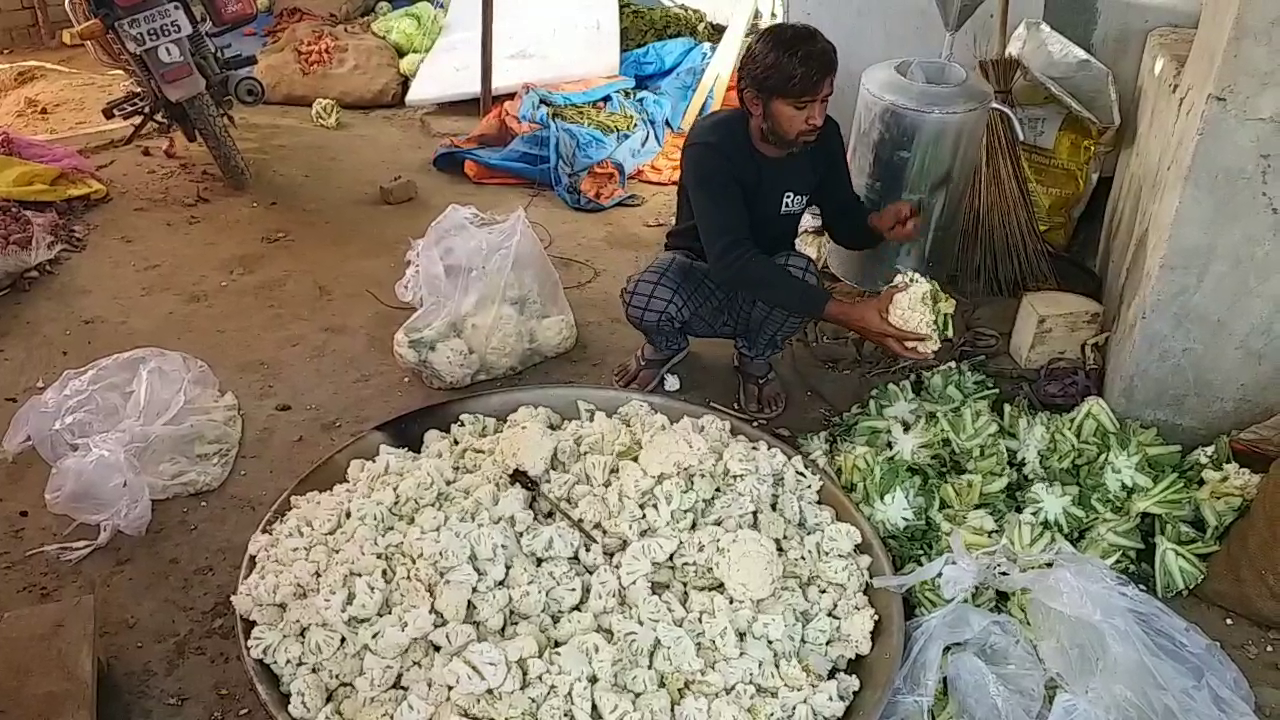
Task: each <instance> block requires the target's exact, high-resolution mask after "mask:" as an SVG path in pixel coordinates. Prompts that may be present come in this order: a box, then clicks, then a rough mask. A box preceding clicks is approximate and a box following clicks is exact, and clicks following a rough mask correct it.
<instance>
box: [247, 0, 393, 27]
mask: <svg viewBox="0 0 1280 720" xmlns="http://www.w3.org/2000/svg"><path fill="white" fill-rule="evenodd" d="M375 3H376V0H276V1H275V3H273V4H272V10H274V11H275V12H276V14H279V13H281V12H283V11H284V10H287V9H288V8H291V7H297V8H302V9H303V10H307V11H310V12H313V13H315V14H316V15H319V16H320V17H322V18H327V19H330V20H333V21H334V22H339V23H344V22H350V21H352V20H355V19H356V18H359V17H364V16H365V15H368V14H369V12H370V11H371V10H373V6H374V4H375Z"/></svg>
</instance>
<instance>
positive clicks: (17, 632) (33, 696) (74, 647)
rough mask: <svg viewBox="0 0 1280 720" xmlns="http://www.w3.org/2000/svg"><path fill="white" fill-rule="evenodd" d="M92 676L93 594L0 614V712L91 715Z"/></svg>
mask: <svg viewBox="0 0 1280 720" xmlns="http://www.w3.org/2000/svg"><path fill="white" fill-rule="evenodd" d="M97 680H98V649H97V631H96V629H95V627H94V607H93V596H92V595H85V596H83V597H78V598H76V599H74V600H65V601H63V602H56V603H50V604H48V605H37V606H36V607H29V608H23V609H21V610H14V611H12V612H7V613H5V614H4V615H3V616H0V698H4V703H3V709H2V710H0V715H3V716H4V717H13V718H21V720H93V719H94V717H95V716H96V714H97V704H98V690H97V688H98V682H97Z"/></svg>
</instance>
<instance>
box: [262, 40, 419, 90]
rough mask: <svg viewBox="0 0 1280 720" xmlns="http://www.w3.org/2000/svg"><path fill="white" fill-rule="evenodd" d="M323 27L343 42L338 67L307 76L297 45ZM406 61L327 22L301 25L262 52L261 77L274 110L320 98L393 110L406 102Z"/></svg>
mask: <svg viewBox="0 0 1280 720" xmlns="http://www.w3.org/2000/svg"><path fill="white" fill-rule="evenodd" d="M318 28H324V29H325V30H328V31H329V33H330V34H332V35H333V36H334V37H335V38H337V40H338V49H337V52H336V54H335V56H334V60H333V63H332V64H330V65H329V66H327V67H324V68H320V69H318V70H316V71H314V72H312V73H311V74H309V75H304V74H303V72H302V67H301V66H300V65H298V60H297V56H296V55H295V54H294V47H293V46H294V43H296V42H297V41H298V40H300V39H303V38H306V37H310V36H311V33H313V32H314V31H315V30H316V29H318ZM399 62H400V59H399V58H398V57H396V51H395V50H393V49H391V46H390V45H388V44H387V43H386V42H384V41H383V40H381V39H379V38H377V37H374V36H373V35H371V34H369V33H368V32H366V31H364V30H359V29H356V28H352V27H335V26H331V25H325V24H322V23H314V22H309V23H298V24H297V25H294V26H292V27H290V28H289V29H288V30H286V31H285V33H284V34H283V35H281V36H280V39H279V40H277V41H276V42H273V43H271V44H270V45H268V46H266V47H265V48H263V49H262V50H259V51H258V65H257V68H256V69H255V73H256V74H257V76H258V79H259V80H261V81H262V84H263V85H264V86H265V87H266V89H267V102H268V103H270V104H272V105H311V103H313V102H315V101H316V99H317V98H330V99H332V100H337V101H338V104H339V105H341V106H342V107H344V108H372V107H391V106H394V105H399V104H400V100H401V98H403V97H404V78H403V77H401V75H400V65H399Z"/></svg>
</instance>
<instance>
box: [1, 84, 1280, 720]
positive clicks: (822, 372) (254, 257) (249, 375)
mask: <svg viewBox="0 0 1280 720" xmlns="http://www.w3.org/2000/svg"><path fill="white" fill-rule="evenodd" d="M8 101H9V97H8V94H6V93H5V92H3V91H0V113H3V112H8V107H9V105H8ZM23 102H25V101H23ZM95 102H96V101H95ZM90 109H91V110H96V108H90ZM59 112H67V111H66V110H61V111H59ZM452 112H454V113H455V114H449V113H448V112H437V113H432V114H422V113H417V112H412V111H386V112H378V113H358V112H346V113H344V116H343V117H344V124H343V125H342V126H341V127H340V129H338V130H335V131H328V130H323V129H319V128H316V127H314V126H312V125H311V123H310V122H309V120H308V118H307V113H306V111H305V110H301V109H288V108H284V109H282V108H258V109H255V110H254V111H252V112H248V113H244V115H243V117H242V119H241V122H240V127H239V129H238V131H237V133H236V135H237V138H238V139H239V142H240V144H241V147H242V149H243V150H244V152H245V153H246V155H247V156H248V157H249V158H250V160H251V162H252V164H253V168H254V172H255V176H256V179H255V187H254V189H253V191H252V192H251V193H247V194H233V193H230V192H228V191H226V190H224V189H223V188H222V186H221V184H220V183H219V181H218V179H217V176H216V173H215V171H214V170H213V167H212V164H211V162H210V160H209V158H208V156H207V154H205V153H204V152H203V151H202V150H201V149H200V148H196V147H189V146H185V145H180V146H179V154H178V156H177V157H176V158H168V157H166V156H165V155H164V154H163V153H162V152H159V147H160V141H155V140H153V141H148V143H149V144H146V145H144V147H146V148H148V149H147V150H144V149H143V147H139V146H135V147H130V148H123V149H116V150H110V151H106V152H103V153H99V154H96V155H94V160H95V161H96V162H97V163H98V164H99V166H100V167H102V168H103V169H102V172H103V174H104V175H105V177H106V178H107V179H108V180H109V182H110V185H111V188H112V191H113V199H112V200H111V202H109V203H108V204H106V205H104V206H102V207H100V208H97V209H95V210H94V211H93V212H92V213H91V214H90V215H89V217H88V219H89V221H90V222H92V223H93V224H94V225H95V226H96V227H95V229H94V230H93V232H92V233H91V235H90V238H89V245H88V249H87V250H86V252H84V253H83V254H81V255H77V256H74V257H73V258H71V260H70V261H69V262H67V263H66V264H65V265H63V266H62V267H61V270H60V274H59V275H57V276H51V277H45V278H41V279H40V280H39V281H37V282H36V284H35V285H34V286H33V288H32V289H31V290H30V291H29V292H26V293H20V292H14V293H11V294H9V295H7V296H4V297H0V398H3V402H0V426H3V427H7V425H8V422H9V419H10V417H11V416H12V413H13V412H14V411H15V410H16V409H17V408H18V407H19V405H20V403H22V402H24V401H25V400H26V399H27V398H28V397H30V396H31V395H33V394H35V393H37V392H38V391H39V390H38V388H40V387H42V386H43V385H44V384H47V383H49V382H52V381H53V380H54V379H55V378H56V377H57V376H58V375H59V374H60V373H61V372H62V371H63V370H66V369H69V368H75V367H80V366H83V365H85V364H87V363H89V362H91V361H92V360H94V359H97V358H99V357H102V356H104V355H108V354H110V353H114V352H118V351H122V350H126V349H130V348H134V347H138V346H147V345H155V346H160V347H164V348H169V349H172V350H180V351H183V352H187V353H190V354H192V355H195V356H196V357H199V358H201V359H203V360H204V361H206V362H207V363H209V365H210V366H211V367H212V368H213V370H214V371H215V372H216V373H217V375H218V377H219V378H220V380H221V382H222V384H223V387H224V389H229V390H233V391H234V392H235V393H236V395H237V396H238V397H239V400H240V403H241V408H242V410H243V415H244V441H243V444H242V447H241V452H240V457H239V460H238V462H237V463H236V467H235V470H234V471H233V473H232V476H231V477H230V478H229V479H228V481H227V482H226V483H225V484H224V485H223V486H222V487H221V488H220V489H218V490H217V491H215V492H212V493H209V494H207V495H204V496H200V497H196V498H188V499H178V500H169V501H164V502H160V503H157V504H156V505H155V508H154V517H153V520H152V522H151V525H150V528H149V529H148V531H147V534H146V535H145V536H143V537H140V538H129V537H123V536H121V537H116V538H115V539H113V540H112V541H111V543H110V544H109V545H108V546H107V547H105V548H103V549H101V550H98V551H97V552H95V553H93V554H92V555H91V556H90V557H89V558H88V559H86V560H84V561H83V562H81V563H79V564H77V565H74V566H67V565H65V564H62V563H61V562H59V561H57V560H54V559H52V558H48V557H43V556H34V557H25V556H24V553H25V552H26V551H28V550H30V549H32V548H35V547H38V546H40V545H44V544H47V543H49V542H53V541H55V540H56V539H57V536H58V534H59V533H61V532H62V531H63V530H64V529H65V526H66V524H67V523H66V519H65V518H59V517H55V516H53V515H51V514H50V513H48V512H47V511H46V510H45V507H44V501H43V497H42V491H43V488H44V484H45V480H46V478H47V475H48V468H47V467H46V466H45V465H44V464H43V463H42V462H41V460H40V459H39V458H38V457H37V456H36V455H35V454H34V453H27V454H25V455H23V456H21V457H19V458H18V459H17V460H16V462H15V463H14V464H11V465H8V466H3V467H0V518H3V520H0V611H7V610H11V609H16V608H20V607H24V606H29V605H34V604H39V603H44V602H50V601H54V600H61V599H67V598H72V597H75V596H78V595H81V594H85V593H94V594H95V595H96V596H97V603H98V621H99V632H100V642H101V645H100V647H101V650H102V653H103V655H104V656H105V657H106V658H107V663H108V666H109V671H108V673H107V675H106V681H107V685H106V687H104V688H103V701H104V702H103V708H102V712H101V714H100V717H102V718H103V719H104V720H115V719H116V718H120V719H123V718H130V719H131V720H150V719H151V718H166V719H167V718H174V717H181V718H190V719H194V720H204V719H205V718H211V719H222V718H231V717H237V718H262V717H265V713H264V711H263V710H262V708H261V706H260V705H259V704H258V701H257V699H256V698H255V697H254V696H253V692H252V690H251V687H250V685H249V681H248V678H247V676H246V674H245V672H244V668H243V666H242V665H241V662H240V658H239V655H238V650H237V646H236V641H235V635H234V625H233V622H232V618H231V609H230V606H229V603H228V601H227V598H228V596H229V595H230V593H231V592H232V590H233V586H234V583H235V578H236V573H237V570H238V566H239V563H240V560H241V557H242V555H243V552H244V549H245V543H246V541H247V540H248V538H249V535H250V533H251V532H252V531H253V529H254V527H255V526H256V525H257V523H258V522H259V520H260V518H261V516H262V515H263V513H264V512H265V511H266V509H267V507H268V506H269V505H270V504H271V503H272V501H273V500H274V499H275V498H276V497H278V496H279V495H280V493H281V492H283V491H284V490H285V489H286V488H287V487H288V486H289V485H290V484H291V483H292V482H293V481H294V480H296V479H297V478H298V476H299V475H300V474H301V473H303V472H305V471H306V470H307V469H308V468H309V467H310V466H311V465H312V464H314V463H315V462H316V461H318V460H320V459H321V458H323V457H324V456H326V455H327V454H328V453H330V452H331V451H333V450H334V449H335V448H337V447H338V446H340V445H341V444H343V443H344V442H346V441H347V440H349V439H350V438H352V437H354V436H356V435H358V434H360V433H361V432H363V431H364V430H366V429H367V428H369V427H371V426H373V425H376V424H377V423H379V422H381V421H383V420H386V419H388V418H391V417H394V416H396V415H398V414H400V413H403V412H406V411H409V410H413V409H416V408H418V407H421V406H423V405H425V404H427V403H430V402H433V401H436V400H439V399H441V397H443V396H442V395H441V394H440V393H434V392H431V391H429V390H427V389H426V388H424V387H423V386H422V385H421V384H420V383H419V382H417V381H416V380H413V379H411V378H409V377H407V376H406V373H405V372H404V371H403V370H401V369H400V368H399V367H397V366H396V364H395V362H394V360H393V358H392V355H391V352H390V345H391V337H392V333H393V332H394V331H395V329H396V328H397V327H398V325H399V324H400V323H401V322H403V321H404V320H405V319H406V318H407V316H408V313H407V312H405V311H403V310H399V309H394V308H392V307H387V304H396V303H395V298H394V294H393V291H392V285H393V284H394V282H395V281H396V280H397V279H398V278H399V276H400V274H401V272H402V269H403V256H404V253H405V250H406V248H407V244H408V241H409V239H410V238H413V237H417V236H420V235H421V234H422V233H423V231H424V230H425V228H426V226H427V225H428V224H429V223H430V222H431V220H432V219H433V218H435V217H436V215H438V214H439V213H440V211H442V210H443V209H444V208H445V207H446V206H447V205H448V204H449V203H463V204H474V205H476V206H477V207H479V208H481V209H484V210H494V211H509V210H511V209H513V208H514V207H516V206H517V205H527V206H528V212H529V215H530V217H531V219H532V220H534V221H536V222H538V223H540V224H541V225H543V226H545V228H546V230H547V231H548V233H549V235H550V239H551V244H550V247H549V252H550V253H553V254H555V255H558V256H560V257H562V258H569V259H570V260H560V261H559V262H558V264H559V266H560V269H561V270H562V273H563V275H564V277H563V279H564V281H565V284H566V285H576V284H578V283H580V282H584V281H587V282H585V284H583V285H581V286H580V287H576V288H574V289H571V290H569V291H568V296H569V299H570V302H571V303H572V305H573V308H574V312H575V314H576V315H577V318H578V321H579V331H580V340H579V343H578V345H577V347H576V348H575V349H574V350H573V351H571V352H570V353H569V354H567V355H565V356H563V357H561V358H557V359H555V360H552V361H549V362H547V363H544V364H542V365H540V366H538V367H536V368H534V369H533V370H531V371H529V372H527V373H525V374H523V375H521V376H519V377H518V378H516V379H514V380H509V381H506V383H507V384H511V383H521V384H526V383H548V382H553V383H564V382H577V383H595V384H604V383H607V382H608V374H609V371H610V369H611V368H612V367H613V366H614V365H615V364H616V363H617V362H619V361H621V360H622V359H623V358H624V357H626V355H627V354H629V353H630V352H631V350H632V349H633V347H634V345H635V343H636V340H637V339H636V337H635V336H634V334H633V332H632V331H631V329H630V328H629V327H627V326H626V324H625V323H624V322H622V320H621V318H620V317H619V312H618V307H617V305H618V301H617V290H618V288H619V286H620V285H621V283H622V282H623V280H624V279H625V277H626V276H627V275H628V274H630V273H631V272H634V271H635V270H636V269H638V268H639V266H640V264H641V263H642V262H643V261H645V260H646V259H647V258H648V257H649V256H650V255H651V254H652V253H654V252H655V251H656V250H657V249H658V248H659V246H660V244H661V241H662V232H663V230H662V228H661V227H657V225H659V222H657V221H660V220H662V219H664V218H666V217H669V216H670V214H671V212H672V207H673V198H672V193H671V191H670V190H666V189H653V188H641V191H642V192H643V193H644V194H645V195H646V196H647V197H648V201H647V202H646V203H645V204H644V205H642V206H640V207H635V208H616V209H613V210H610V211H608V212H605V213H601V214H598V215H591V216H587V215H584V214H582V213H576V212H574V211H571V210H569V209H567V208H566V207H565V206H564V205H563V203H562V202H561V201H560V200H558V199H557V198H555V197H554V196H552V195H549V194H539V193H531V192H530V191H529V190H526V189H520V188H502V187H479V186H474V185H471V184H469V183H468V182H466V181H464V180H460V179H457V178H453V177H447V176H443V175H441V174H439V173H436V172H435V171H434V170H432V169H431V168H430V156H431V153H432V150H433V149H434V147H435V146H436V144H437V143H438V141H439V139H440V138H441V137H442V136H445V135H449V134H453V133H457V132H460V131H463V130H465V129H467V128H468V127H469V125H470V123H471V122H472V121H473V119H474V108H466V107H463V108H460V109H457V110H453V111H452ZM70 114H72V115H74V113H70ZM8 122H10V119H9V117H8V116H4V115H0V123H8ZM69 122H70V120H69ZM14 128H15V129H22V130H23V131H26V132H36V131H37V128H36V127H34V126H27V125H21V124H18V125H15V126H14ZM57 129H59V130H64V129H68V128H66V127H62V128H57ZM394 175H404V176H406V177H411V178H413V179H414V180H416V181H417V183H418V185H419V188H420V194H419V197H418V198H417V200H415V201H413V202H410V203H407V204H404V205H399V206H395V207H388V206H384V205H382V204H381V203H380V202H379V201H378V198H377V185H378V183H379V182H381V181H385V180H386V179H388V178H390V177H392V176H394ZM581 263H586V264H587V266H583V265H581ZM584 267H590V268H594V271H588V270H585V269H584ZM593 272H594V274H595V277H594V279H592V277H591V276H592V274H593ZM384 303H385V304H384ZM780 370H781V372H782V375H783V377H784V379H786V380H787V381H789V383H790V388H791V393H792V397H791V404H790V409H789V410H788V413H787V414H786V415H785V416H784V417H783V418H782V420H781V421H780V422H778V423H775V424H776V425H785V426H786V427H788V428H790V429H792V430H793V431H794V432H796V433H800V432H804V431H807V430H811V429H814V428H816V427H817V426H818V424H819V423H820V421H821V411H822V410H823V409H825V407H826V405H825V403H827V402H829V403H831V404H833V405H836V406H841V405H843V406H844V407H845V408H847V406H848V404H849V403H850V402H851V401H852V399H853V398H854V397H855V395H857V394H858V393H859V391H860V390H861V389H862V385H863V383H862V382H861V381H859V380H858V379H856V377H855V376H851V375H840V374H835V373H831V372H828V371H827V370H826V369H824V368H823V366H822V364H821V363H820V362H818V361H817V360H815V359H814V358H813V357H812V356H800V355H799V354H794V355H789V356H788V357H787V358H786V359H785V360H784V362H783V363H782V367H780ZM680 374H681V376H682V377H683V379H684V387H685V390H684V391H683V392H682V393H680V395H681V396H683V397H685V398H686V399H689V400H693V401H696V402H706V401H707V400H709V399H710V400H714V401H716V402H719V403H722V404H729V403H731V397H730V394H731V389H732V387H733V382H732V372H731V370H730V369H729V367H728V349H727V348H725V347H724V346H723V344H702V345H697V346H695V353H694V354H693V355H692V356H691V357H690V359H689V360H688V361H686V362H685V364H683V365H682V366H681V370H680ZM494 384H502V383H494ZM494 384H491V385H494ZM820 398H825V400H822V399H820ZM82 536H83V537H89V536H91V533H89V531H88V530H86V529H80V530H78V531H76V534H75V537H82ZM1184 612H1187V613H1188V614H1190V616H1192V617H1194V618H1195V619H1196V620H1197V621H1198V622H1200V623H1201V624H1202V626H1203V627H1204V628H1205V630H1206V631H1207V632H1208V633H1210V634H1211V635H1212V636H1214V637H1215V638H1216V639H1218V640H1220V641H1221V642H1222V643H1223V644H1224V646H1225V647H1226V648H1227V649H1228V650H1229V651H1230V652H1231V653H1232V655H1233V657H1235V659H1236V661H1237V662H1239V663H1240V664H1241V666H1242V667H1243V668H1244V669H1245V671H1246V673H1247V674H1248V675H1249V676H1250V678H1251V681H1252V682H1253V683H1254V684H1255V686H1256V687H1257V688H1258V692H1259V695H1260V700H1261V701H1262V705H1263V707H1264V714H1267V715H1269V714H1270V712H1271V711H1272V710H1274V709H1275V707H1276V694H1277V693H1276V691H1275V690H1274V689H1273V688H1277V687H1280V666H1277V662H1278V661H1280V656H1278V655H1277V654H1275V653H1274V652H1273V649H1272V644H1277V643H1280V641H1276V640H1274V639H1271V638H1269V637H1268V635H1267V631H1266V630H1264V629H1262V628H1256V627H1252V626H1250V625H1249V624H1248V623H1246V622H1244V621H1242V620H1234V621H1232V624H1227V621H1226V616H1224V615H1223V614H1222V613H1221V612H1220V611H1218V610H1216V609H1214V608H1208V607H1206V606H1202V605H1198V604H1195V603H1190V604H1188V605H1186V607H1185V608H1184ZM1272 634H1273V636H1274V635H1275V633H1274V632H1273V633H1272ZM242 712H243V714H241V713H242Z"/></svg>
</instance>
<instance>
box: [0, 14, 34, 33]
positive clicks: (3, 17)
mask: <svg viewBox="0 0 1280 720" xmlns="http://www.w3.org/2000/svg"><path fill="white" fill-rule="evenodd" d="M35 24H36V13H35V11H34V10H10V11H9V12H0V28H4V29H6V30H13V29H15V28H26V27H31V26H33V25H35Z"/></svg>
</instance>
